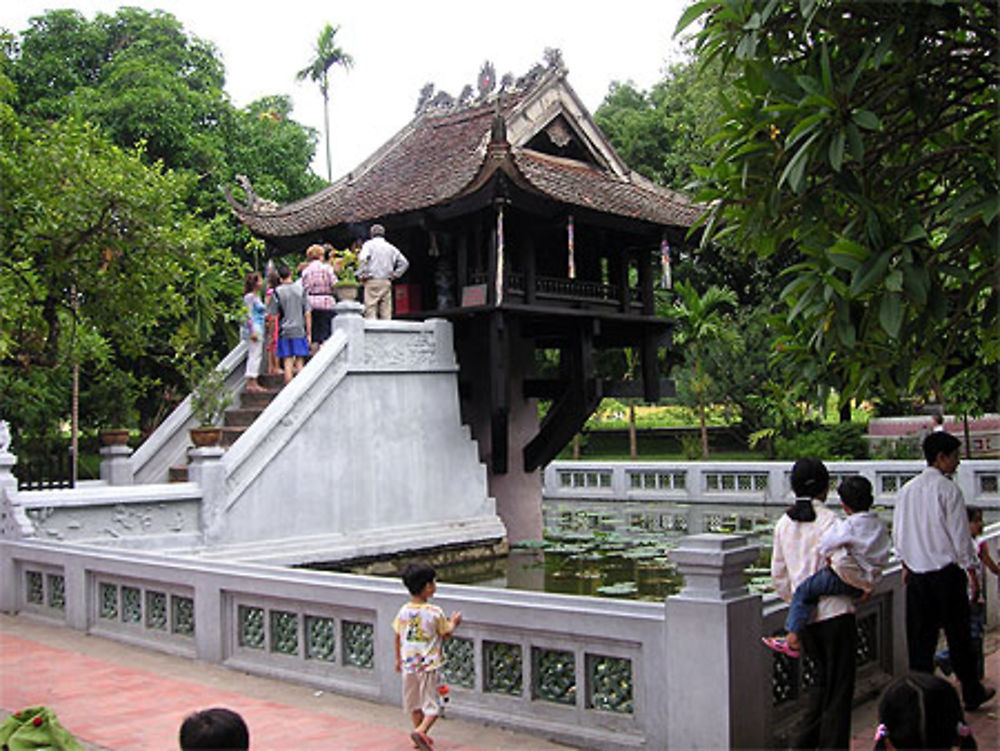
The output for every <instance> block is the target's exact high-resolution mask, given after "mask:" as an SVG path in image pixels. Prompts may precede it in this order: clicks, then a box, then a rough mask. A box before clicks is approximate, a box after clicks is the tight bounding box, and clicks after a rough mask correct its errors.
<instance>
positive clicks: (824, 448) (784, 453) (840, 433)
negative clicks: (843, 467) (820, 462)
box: [774, 422, 868, 461]
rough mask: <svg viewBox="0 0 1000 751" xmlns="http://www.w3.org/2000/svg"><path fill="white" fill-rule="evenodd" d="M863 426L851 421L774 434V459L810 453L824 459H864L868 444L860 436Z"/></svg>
mask: <svg viewBox="0 0 1000 751" xmlns="http://www.w3.org/2000/svg"><path fill="white" fill-rule="evenodd" d="M864 434H865V426H864V425H857V424H855V423H849V422H845V423H840V424H838V425H824V426H822V427H818V428H814V429H813V430H807V431H803V432H801V433H797V434H795V435H792V436H789V437H787V438H786V437H783V436H777V437H776V438H775V441H774V443H775V451H776V457H775V458H777V459H798V458H800V457H803V456H814V457H817V458H819V459H824V460H826V461H847V460H849V459H867V458H868V444H867V443H865V440H864Z"/></svg>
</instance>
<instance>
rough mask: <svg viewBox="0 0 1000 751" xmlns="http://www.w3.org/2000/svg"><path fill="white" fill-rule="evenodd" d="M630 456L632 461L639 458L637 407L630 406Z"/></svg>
mask: <svg viewBox="0 0 1000 751" xmlns="http://www.w3.org/2000/svg"><path fill="white" fill-rule="evenodd" d="M628 455H629V458H630V459H636V458H638V456H639V442H638V440H637V438H636V434H635V405H634V404H630V405H628Z"/></svg>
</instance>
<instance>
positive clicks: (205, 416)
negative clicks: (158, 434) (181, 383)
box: [190, 368, 233, 446]
mask: <svg viewBox="0 0 1000 751" xmlns="http://www.w3.org/2000/svg"><path fill="white" fill-rule="evenodd" d="M232 403H233V397H232V394H230V393H229V389H227V388H226V375H225V373H223V372H222V371H221V370H216V369H215V368H212V369H210V370H208V371H207V372H203V373H202V374H201V375H200V376H199V377H198V378H196V380H195V381H194V388H193V389H192V391H191V412H192V413H193V414H194V419H195V420H196V421H197V423H198V427H196V428H191V430H190V434H191V442H192V443H193V444H194V445H195V446H218V445H219V443H220V442H221V441H222V428H220V427H219V420H220V419H221V418H222V413H223V412H225V411H226V407H228V406H229V405H230V404H232Z"/></svg>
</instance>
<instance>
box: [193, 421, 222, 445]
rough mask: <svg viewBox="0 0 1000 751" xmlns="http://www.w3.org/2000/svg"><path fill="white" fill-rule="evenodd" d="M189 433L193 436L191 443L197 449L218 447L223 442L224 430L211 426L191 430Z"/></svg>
mask: <svg viewBox="0 0 1000 751" xmlns="http://www.w3.org/2000/svg"><path fill="white" fill-rule="evenodd" d="M188 432H189V433H190V435H191V443H193V444H194V445H195V446H196V447H197V448H204V447H205V446H218V445H219V444H220V443H221V442H222V428H213V427H211V426H209V427H201V428H191V430H189V431H188Z"/></svg>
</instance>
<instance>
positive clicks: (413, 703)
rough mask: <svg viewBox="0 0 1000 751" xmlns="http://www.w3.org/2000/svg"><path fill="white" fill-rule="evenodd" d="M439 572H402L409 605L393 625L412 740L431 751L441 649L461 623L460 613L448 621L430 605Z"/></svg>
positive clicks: (420, 566)
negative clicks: (411, 722) (411, 727)
mask: <svg viewBox="0 0 1000 751" xmlns="http://www.w3.org/2000/svg"><path fill="white" fill-rule="evenodd" d="M436 578H437V572H436V571H435V570H434V568H433V567H432V566H430V564H427V563H411V564H409V565H407V566H406V568H404V569H403V584H405V585H406V588H407V589H408V590H409V591H410V594H411V595H412V597H411V598H410V601H409V602H408V603H406V604H405V605H403V607H401V608H400V609H399V612H398V613H397V614H396V617H395V618H394V619H393V621H392V629H393V631H395V632H396V640H395V645H396V672H397V673H400V672H401V673H402V674H403V709H404V710H405V711H406V712H409V714H410V717H411V718H412V720H413V732H412V733H410V739H411V740H412V741H413V743H414V745H415V746H416V747H417V748H419V749H421V751H430V750H431V748H432V741H431V739H430V736H429V735H428V732H429V731H430V729H431V726H432V725H433V724H434V723H435V721H437V718H438V712H439V709H438V675H439V672H440V669H441V666H442V665H443V664H444V655H443V653H442V650H441V645H442V644H443V642H444V640H445V639H447V638H448V637H449V636H451V634H452V632H453V631H454V630H455V629H456V628H457V627H458V624H459V623H461V622H462V614H461V613H459V612H458V611H456V612H454V613H452V614H451V616H450V617H449V618H445V617H444V611H443V610H441V608H439V607H438V606H437V605H431V604H430V602H428V601H429V600H430V599H431V598H432V597H433V596H434V593H435V592H436V591H437V582H436V581H435V579H436Z"/></svg>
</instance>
